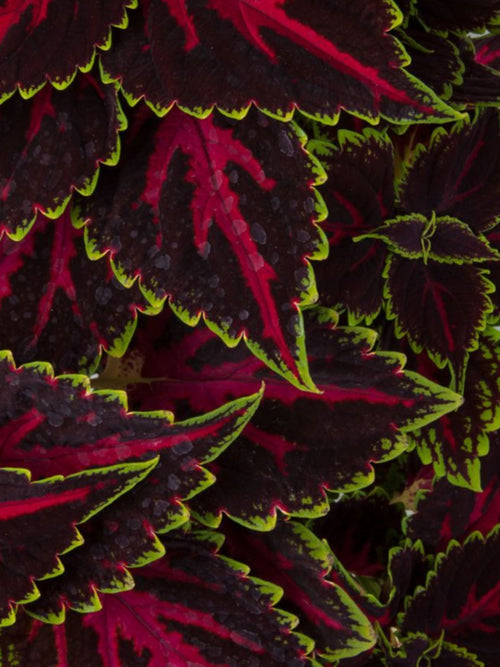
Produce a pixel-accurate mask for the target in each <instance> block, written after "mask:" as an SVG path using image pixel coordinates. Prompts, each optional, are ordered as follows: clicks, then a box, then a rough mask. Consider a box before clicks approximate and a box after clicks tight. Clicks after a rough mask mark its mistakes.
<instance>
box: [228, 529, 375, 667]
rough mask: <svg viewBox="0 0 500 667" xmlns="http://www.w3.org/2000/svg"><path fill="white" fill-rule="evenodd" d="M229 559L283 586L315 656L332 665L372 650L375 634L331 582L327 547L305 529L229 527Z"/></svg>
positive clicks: (339, 589) (329, 558)
mask: <svg viewBox="0 0 500 667" xmlns="http://www.w3.org/2000/svg"><path fill="white" fill-rule="evenodd" d="M224 532H225V533H226V536H227V539H226V542H227V547H226V548H227V550H228V553H229V554H230V555H231V556H233V557H235V558H237V559H238V558H242V557H243V555H246V561H247V563H248V564H249V565H250V567H251V569H252V572H255V574H257V575H258V576H261V577H264V578H265V579H268V580H270V581H272V582H273V583H275V584H277V585H279V586H280V587H281V588H282V589H283V590H284V593H285V597H284V601H285V602H287V603H288V604H292V605H293V608H294V609H298V610H300V618H301V620H302V622H303V623H304V625H303V626H301V628H304V629H305V630H306V631H307V633H308V634H309V635H310V636H311V637H312V638H313V639H314V640H315V646H316V651H317V652H318V653H319V654H320V655H322V656H323V657H325V658H327V659H328V660H329V661H335V660H342V659H345V658H350V657H353V656H356V655H359V654H361V653H364V652H366V651H368V650H369V649H371V648H372V647H373V646H374V644H375V641H376V639H375V628H374V627H373V626H372V624H371V623H370V621H369V620H368V618H367V617H366V616H365V615H364V614H363V612H362V611H361V610H360V609H359V607H358V606H357V605H356V604H355V602H354V601H353V600H352V599H351V598H350V596H349V594H348V593H347V592H346V591H345V590H344V589H343V588H342V587H341V586H339V585H337V584H335V583H333V582H332V581H331V579H330V578H329V573H330V570H331V569H332V565H333V556H332V553H331V551H330V550H329V548H328V546H327V545H325V543H324V542H323V541H322V540H320V539H318V537H316V536H315V535H314V534H313V533H312V532H311V531H310V530H308V529H307V528H305V526H303V525H301V524H299V523H296V522H293V521H287V522H285V521H280V522H279V523H278V524H277V526H276V527H275V529H274V530H273V531H271V532H270V533H256V532H254V531H248V530H247V529H244V528H241V527H237V526H235V525H234V524H233V525H232V526H230V525H227V526H226V527H225V531H224Z"/></svg>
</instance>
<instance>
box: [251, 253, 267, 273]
mask: <svg viewBox="0 0 500 667" xmlns="http://www.w3.org/2000/svg"><path fill="white" fill-rule="evenodd" d="M248 265H249V267H250V268H251V269H253V270H254V271H255V272H257V271H260V269H262V267H263V266H264V258H263V257H262V255H261V254H260V253H258V252H252V253H250V255H248Z"/></svg>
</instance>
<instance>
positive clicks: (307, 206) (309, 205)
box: [304, 197, 315, 213]
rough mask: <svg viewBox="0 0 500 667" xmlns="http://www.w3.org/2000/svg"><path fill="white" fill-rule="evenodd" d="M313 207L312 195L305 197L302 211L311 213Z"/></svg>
mask: <svg viewBox="0 0 500 667" xmlns="http://www.w3.org/2000/svg"><path fill="white" fill-rule="evenodd" d="M314 208H315V202H314V199H313V198H312V197H307V199H306V200H305V201H304V211H305V212H306V213H312V212H313V211H314Z"/></svg>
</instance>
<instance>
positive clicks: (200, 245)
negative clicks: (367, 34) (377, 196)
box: [79, 110, 326, 389]
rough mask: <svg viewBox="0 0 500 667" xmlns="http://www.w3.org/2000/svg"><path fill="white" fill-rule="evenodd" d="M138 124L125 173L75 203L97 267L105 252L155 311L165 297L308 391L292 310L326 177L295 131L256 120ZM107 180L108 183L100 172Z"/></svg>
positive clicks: (308, 279)
mask: <svg viewBox="0 0 500 667" xmlns="http://www.w3.org/2000/svg"><path fill="white" fill-rule="evenodd" d="M144 116H145V114H138V115H137V117H136V123H135V124H134V125H133V127H132V129H131V133H130V134H129V138H128V141H127V143H126V147H125V149H124V151H123V153H124V156H123V157H124V159H125V162H124V165H123V168H121V167H119V168H118V169H115V170H113V171H109V172H108V173H107V174H106V176H107V178H101V180H100V182H99V184H98V187H97V190H96V193H95V195H94V196H93V197H92V198H91V199H83V200H81V202H80V205H81V210H80V212H79V216H80V218H81V219H85V220H88V219H90V221H91V224H90V226H89V227H88V229H87V244H88V250H89V253H90V255H91V256H92V257H98V256H100V255H101V254H103V253H105V252H109V253H110V256H111V259H112V262H113V265H114V267H115V270H116V273H117V275H118V277H119V279H120V280H121V281H122V282H123V283H125V284H131V283H132V281H133V280H135V279H136V278H137V276H139V283H140V286H141V289H142V290H143V292H144V294H145V295H146V296H147V298H148V299H149V300H150V301H151V303H153V304H154V305H159V304H161V302H162V301H163V300H164V299H165V297H168V298H169V301H170V304H171V306H172V308H173V309H174V310H175V311H176V313H177V314H178V315H179V316H180V317H181V318H182V319H183V320H184V321H186V322H188V323H189V324H195V323H196V322H197V321H198V320H199V318H200V315H201V314H202V315H203V319H204V320H205V321H206V322H207V325H208V326H209V327H210V328H212V329H213V330H215V331H216V332H217V333H218V334H219V335H220V336H221V337H222V338H223V340H224V341H225V342H226V343H227V344H228V345H231V346H234V345H236V343H237V342H238V340H240V338H241V337H244V339H245V340H246V342H247V344H248V346H249V347H250V349H251V350H252V351H253V352H254V353H255V354H256V355H257V356H259V357H261V358H263V359H264V360H265V361H266V363H268V364H269V365H270V367H271V368H272V369H273V370H275V371H277V372H279V373H281V374H283V375H284V376H285V377H287V379H289V380H290V381H291V382H293V383H295V384H297V385H300V386H302V387H307V388H309V389H311V388H312V383H311V380H310V378H309V375H308V369H307V360H306V358H305V350H304V342H303V326H302V319H301V315H300V312H299V304H300V305H301V304H307V303H310V302H311V301H313V300H314V299H315V297H316V288H315V284H314V277H313V274H312V269H311V266H310V264H309V261H308V258H321V257H323V256H324V254H325V251H326V248H324V247H323V245H324V244H323V238H322V236H321V234H320V232H319V230H318V228H317V227H316V225H315V220H316V218H317V217H318V214H316V213H315V208H316V207H317V206H318V207H319V204H317V203H316V201H315V192H314V189H313V187H312V185H313V184H314V183H315V182H316V181H317V180H322V179H323V178H324V174H323V172H322V170H321V168H320V167H319V165H318V163H317V162H316V161H315V160H313V158H311V157H310V156H309V155H308V154H307V153H306V151H305V150H304V148H303V146H302V143H303V141H304V138H303V136H302V134H301V133H300V132H299V131H298V130H297V128H295V127H294V126H283V125H282V124H281V123H279V122H278V121H275V120H271V119H269V118H268V117H266V116H264V115H263V114H261V113H260V112H252V113H250V114H249V115H248V116H247V118H245V119H244V120H241V121H231V120H228V119H225V118H224V117H223V116H221V115H219V114H217V115H215V114H214V115H212V116H210V117H209V118H206V119H201V120H200V119H197V118H193V117H191V116H188V115H187V114H185V113H182V112H181V111H178V110H172V111H171V112H170V113H169V114H168V115H167V116H166V118H164V119H162V120H158V119H155V118H148V119H144ZM103 177H104V174H103Z"/></svg>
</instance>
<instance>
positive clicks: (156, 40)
mask: <svg viewBox="0 0 500 667" xmlns="http://www.w3.org/2000/svg"><path fill="white" fill-rule="evenodd" d="M398 19H399V16H398V14H397V13H396V12H395V11H394V7H393V5H392V3H389V2H387V1H386V0H372V2H371V5H370V11H367V7H366V3H365V0H353V2H350V3H349V4H346V3H344V2H341V1H339V0H329V1H328V2H324V1H323V0H296V1H295V2H286V3H284V2H282V1H278V0H264V1H263V2H262V1H259V2H257V1H256V0H250V1H249V0H245V1H243V0H235V1H234V2H232V3H227V2H225V1H224V0H212V1H211V2H209V3H207V2H196V1H194V0H180V1H178V2H172V1H171V0H147V1H144V2H142V3H141V5H140V10H139V11H138V12H134V14H133V15H132V16H131V21H130V27H129V29H128V30H127V31H126V32H123V33H117V34H116V36H115V39H114V43H113V50H112V51H110V52H109V53H106V54H104V55H103V64H104V69H105V71H106V73H107V77H108V79H113V80H116V79H118V80H120V82H121V83H122V86H123V89H124V91H125V93H126V96H127V98H128V99H129V100H130V101H132V102H134V101H136V100H137V99H139V98H145V99H146V101H147V102H148V103H149V104H150V105H151V106H152V107H153V108H154V109H155V110H156V111H157V112H158V113H160V114H161V113H165V112H166V111H167V110H168V109H170V107H171V106H172V105H173V104H174V103H177V104H179V105H180V106H181V107H184V108H187V109H189V110H190V111H191V112H193V113H196V114H197V115H202V114H206V113H207V112H208V111H210V110H211V109H212V108H213V107H214V105H217V106H218V107H219V108H220V109H222V110H224V112H225V113H229V114H232V115H237V116H240V117H241V115H243V114H244V113H245V112H246V110H247V109H248V107H249V106H250V104H251V103H252V102H253V103H255V104H256V105H257V106H259V107H260V108H261V109H263V110H266V111H267V112H268V113H270V114H271V115H273V116H276V117H278V118H283V119H289V118H290V116H291V115H292V114H293V111H294V109H295V108H299V109H300V110H302V111H303V112H304V113H306V114H309V115H313V116H315V117H317V118H320V119H322V120H324V121H325V122H328V123H332V122H334V119H335V118H336V117H337V115H338V113H339V111H340V110H341V109H346V110H347V111H349V112H351V113H355V114H356V115H359V116H362V117H365V118H369V119H370V120H375V119H377V118H378V117H379V115H382V116H385V117H387V118H390V119H392V120H394V121H397V122H405V121H407V120H410V119H412V120H416V119H423V120H431V119H433V118H441V119H450V118H453V117H454V116H455V117H456V115H455V113H454V112H453V111H452V110H451V109H450V108H449V107H447V106H446V105H445V104H444V103H443V102H442V101H441V100H439V98H438V97H437V96H436V95H435V94H434V93H433V92H432V91H431V90H430V89H429V88H427V87H426V86H425V85H423V84H422V83H421V82H420V81H418V79H415V78H413V77H412V76H411V75H409V74H408V73H407V72H406V71H405V70H404V69H403V67H404V66H405V65H406V64H407V60H408V59H407V56H406V54H405V52H404V51H403V50H402V48H401V46H400V44H399V43H398V42H397V41H396V40H395V39H394V37H392V36H391V35H388V34H387V32H388V31H389V30H390V29H391V28H392V27H394V26H395V25H396V24H397V22H398Z"/></svg>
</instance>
